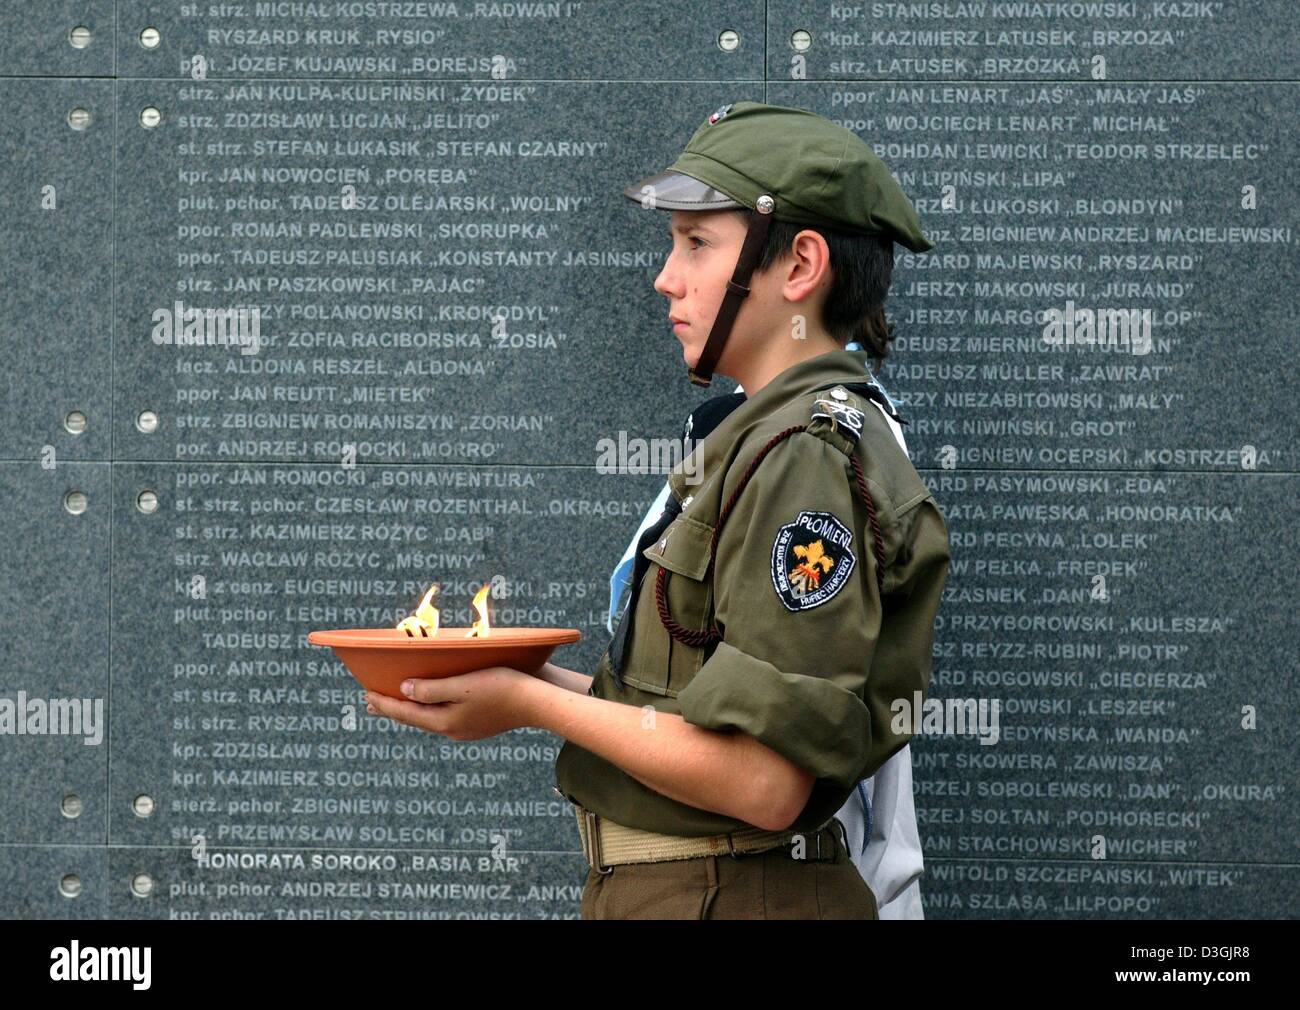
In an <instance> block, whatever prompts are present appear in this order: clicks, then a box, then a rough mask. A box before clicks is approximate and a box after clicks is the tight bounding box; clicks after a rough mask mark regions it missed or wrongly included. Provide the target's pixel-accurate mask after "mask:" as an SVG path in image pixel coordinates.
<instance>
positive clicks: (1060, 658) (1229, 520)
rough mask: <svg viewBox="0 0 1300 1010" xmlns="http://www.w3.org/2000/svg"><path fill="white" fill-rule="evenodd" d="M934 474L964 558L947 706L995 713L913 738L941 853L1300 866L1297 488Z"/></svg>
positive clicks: (1245, 482) (1105, 476)
mask: <svg viewBox="0 0 1300 1010" xmlns="http://www.w3.org/2000/svg"><path fill="white" fill-rule="evenodd" d="M924 477H925V479H926V482H927V483H928V484H929V485H930V487H931V489H932V490H933V491H934V493H935V498H936V500H937V501H938V502H939V505H940V508H941V509H942V510H943V512H944V515H945V518H946V521H947V523H948V528H949V532H950V534H951V537H952V541H953V554H954V560H953V565H952V570H951V572H950V574H949V579H948V583H947V584H946V586H945V589H944V593H945V598H944V603H943V606H942V608H941V610H940V614H939V620H938V622H937V624H936V632H935V641H936V644H935V659H934V669H933V673H932V678H931V691H930V697H931V698H933V699H935V700H936V701H935V704H938V703H940V702H941V703H942V704H944V705H945V706H947V705H955V704H958V703H964V704H969V705H972V706H980V707H982V711H981V709H980V708H979V707H974V708H971V709H970V711H971V713H972V714H973V715H975V716H976V726H975V729H976V730H977V732H967V733H964V734H951V735H935V734H930V735H927V734H926V733H925V732H924V730H923V731H922V732H921V733H920V735H919V737H914V738H913V743H912V748H913V765H914V774H915V777H916V806H917V819H918V823H919V825H920V828H921V834H922V844H923V847H924V849H925V852H926V853H927V854H928V855H933V856H936V857H943V856H951V857H963V856H964V857H976V858H978V857H1011V856H1017V857H1029V858H1049V857H1050V858H1061V859H1076V860H1085V861H1086V860H1093V859H1099V858H1102V856H1103V854H1104V858H1105V859H1107V860H1109V861H1139V862H1141V861H1148V860H1155V861H1159V862H1168V863H1182V862H1206V861H1209V862H1213V861H1225V862H1226V861H1232V860H1235V859H1240V858H1242V857H1243V856H1244V853H1245V851H1249V852H1250V854H1251V857H1252V858H1251V860H1250V861H1256V862H1268V861H1277V862H1286V861H1288V860H1290V859H1292V858H1293V856H1294V854H1295V837H1296V834H1297V830H1300V821H1298V820H1297V812H1296V805H1295V803H1294V802H1293V797H1292V796H1291V791H1292V787H1293V781H1292V780H1293V779H1294V774H1293V768H1294V754H1295V753H1296V750H1297V746H1298V745H1300V740H1298V739H1297V731H1296V726H1295V720H1294V719H1293V718H1292V717H1291V716H1290V715H1289V714H1288V713H1292V712H1294V711H1295V710H1296V705H1297V701H1298V700H1300V698H1298V697H1297V688H1296V685H1295V683H1294V679H1293V678H1291V677H1289V676H1286V675H1285V674H1284V673H1282V671H1285V670H1287V669H1288V668H1289V666H1290V664H1291V662H1292V661H1291V659H1290V658H1289V656H1290V653H1291V651H1292V636H1293V632H1294V623H1295V622H1294V616H1293V615H1294V610H1295V607H1294V601H1295V599H1296V598H1297V595H1300V577H1298V576H1297V575H1296V572H1295V567H1294V565H1293V564H1292V558H1291V557H1290V556H1289V554H1288V553H1285V552H1279V549H1278V546H1279V538H1280V537H1283V536H1284V534H1283V527H1284V526H1287V525H1289V520H1288V519H1285V518H1283V517H1285V516H1287V515H1288V514H1292V515H1293V514H1294V511H1295V509H1294V506H1293V505H1291V504H1290V503H1291V502H1292V501H1294V499H1295V495H1296V492H1297V490H1298V485H1297V478H1296V477H1295V475H1293V474H1288V475H1285V476H1282V475H1259V474H1239V475H1235V476H1227V475H1217V474H1191V473H1181V474H1152V475H1125V474H1119V473H1104V472H1092V473H1088V472H1063V471H1057V472H1049V473H1043V472H1026V471H1020V472H1009V473H993V472H988V471H971V472H960V471H959V472H952V473H942V472H933V471H931V472H926V473H925V474H924ZM1264 587H1267V589H1264ZM995 706H996V708H995ZM1248 719H1249V720H1253V722H1254V725H1247V720H1248ZM1099 836H1100V838H1101V842H1100V843H1099V842H1098V837H1099ZM1094 853H1096V855H1094ZM1243 861H1244V860H1243Z"/></svg>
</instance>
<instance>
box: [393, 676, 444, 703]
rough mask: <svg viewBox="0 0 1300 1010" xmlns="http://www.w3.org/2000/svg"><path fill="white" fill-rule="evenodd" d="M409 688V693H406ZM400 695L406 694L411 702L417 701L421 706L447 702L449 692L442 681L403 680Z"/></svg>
mask: <svg viewBox="0 0 1300 1010" xmlns="http://www.w3.org/2000/svg"><path fill="white" fill-rule="evenodd" d="M408 686H409V688H410V692H409V693H408V692H407V690H406V689H407V687H408ZM402 693H403V694H406V696H407V697H408V698H410V699H411V700H412V701H418V702H420V703H421V704H423V705H436V704H439V703H440V702H444V701H449V700H450V698H451V691H450V690H449V689H448V687H447V685H446V684H445V683H443V681H442V680H436V679H435V680H404V681H402Z"/></svg>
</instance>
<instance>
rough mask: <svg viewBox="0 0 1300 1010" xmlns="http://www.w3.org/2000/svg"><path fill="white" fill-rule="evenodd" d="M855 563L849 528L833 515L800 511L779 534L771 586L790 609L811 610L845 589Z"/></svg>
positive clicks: (774, 542)
mask: <svg viewBox="0 0 1300 1010" xmlns="http://www.w3.org/2000/svg"><path fill="white" fill-rule="evenodd" d="M856 563H857V558H856V557H855V556H854V554H853V533H852V532H851V531H850V530H849V528H848V527H847V526H845V525H844V524H843V523H842V522H840V521H839V519H837V518H836V517H835V516H834V515H832V514H831V513H830V512H800V513H799V515H798V516H797V517H796V518H795V520H794V522H791V523H786V524H785V525H784V526H782V527H781V528H780V529H779V530H777V531H776V539H775V540H774V541H773V542H772V586H773V587H774V588H775V589H776V595H777V596H779V597H780V598H781V602H782V603H784V604H785V607H786V609H787V610H794V611H800V610H810V609H811V608H813V607H818V606H821V605H822V604H823V603H825V602H826V601H827V600H829V599H830V598H831V597H832V596H834V595H835V594H836V593H838V592H839V591H840V590H841V589H842V588H843V587H844V584H845V583H846V582H848V580H849V576H850V575H852V574H853V566H854V565H855V564H856Z"/></svg>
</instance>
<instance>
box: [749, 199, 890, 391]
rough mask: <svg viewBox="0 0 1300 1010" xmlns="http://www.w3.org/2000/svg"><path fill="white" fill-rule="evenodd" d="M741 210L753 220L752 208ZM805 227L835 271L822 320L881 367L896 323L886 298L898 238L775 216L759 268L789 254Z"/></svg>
mask: <svg viewBox="0 0 1300 1010" xmlns="http://www.w3.org/2000/svg"><path fill="white" fill-rule="evenodd" d="M736 213H737V214H738V215H739V216H740V217H741V219H742V220H743V221H746V222H748V220H749V218H748V214H749V211H747V210H745V211H736ZM805 229H810V230H812V231H815V232H818V233H819V234H820V235H821V236H822V237H823V238H824V239H826V247H827V248H828V249H829V250H830V268H831V273H832V277H831V285H830V289H829V290H828V291H827V294H826V301H825V303H824V304H823V308H822V325H823V326H824V327H826V331H827V332H828V333H829V334H830V335H831V336H832V337H834V338H835V339H836V340H837V341H839V343H840V344H841V346H842V345H844V344H847V343H848V342H849V341H850V340H856V341H857V342H858V343H860V344H861V345H862V347H863V350H865V351H866V352H867V353H868V354H870V355H871V356H872V358H873V359H874V362H875V368H876V371H879V370H880V365H881V362H882V361H884V359H885V358H886V357H888V355H889V344H890V341H892V340H893V339H894V324H893V323H890V322H889V321H887V320H886V319H885V298H886V296H888V294H889V283H890V280H891V278H892V276H893V270H894V240H893V239H892V238H890V237H889V236H887V235H861V234H858V233H856V232H843V231H838V230H836V229H834V228H823V227H822V226H821V225H817V226H816V227H813V226H811V225H802V224H792V223H791V222H789V221H773V222H772V223H771V224H770V225H769V226H768V231H767V242H766V244H765V245H764V247H763V250H762V253H761V254H760V256H759V260H758V264H757V266H756V267H755V270H766V269H767V268H768V267H770V266H771V265H772V264H773V263H775V262H776V261H777V260H779V259H782V258H783V257H785V256H786V255H787V254H788V253H789V250H790V246H791V245H792V244H793V243H794V237H795V236H796V235H798V234H799V233H800V232H801V231H804V230H805Z"/></svg>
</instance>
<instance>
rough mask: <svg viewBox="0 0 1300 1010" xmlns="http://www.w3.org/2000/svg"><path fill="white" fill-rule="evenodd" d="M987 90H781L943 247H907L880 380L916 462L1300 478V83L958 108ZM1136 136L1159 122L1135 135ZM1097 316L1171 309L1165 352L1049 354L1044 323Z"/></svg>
mask: <svg viewBox="0 0 1300 1010" xmlns="http://www.w3.org/2000/svg"><path fill="white" fill-rule="evenodd" d="M983 87H986V86H977V85H955V84H942V85H941V84H919V83H917V84H885V83H870V84H865V83H864V84H861V85H853V86H846V85H842V84H831V83H822V82H818V83H809V84H804V85H791V84H782V85H775V84H774V85H772V86H771V87H770V88H769V89H768V92H769V94H768V100H769V101H771V102H775V103H777V104H796V105H800V106H801V107H804V108H808V109H811V110H812V111H814V112H819V113H821V114H822V115H824V116H827V117H828V118H830V119H833V120H835V121H837V122H841V123H843V124H844V125H846V126H849V127H850V128H852V129H854V130H855V131H856V132H858V133H859V135H861V136H862V137H863V138H864V139H865V140H867V141H868V142H869V143H870V144H872V146H873V149H874V150H876V152H877V153H878V154H879V155H880V156H881V157H882V158H884V159H885V161H886V162H887V163H888V164H889V165H890V167H891V168H892V169H893V170H894V171H895V174H896V175H897V177H898V179H899V181H900V182H901V183H902V185H903V188H904V189H905V190H906V191H907V192H908V194H909V195H910V196H911V197H912V199H913V201H914V202H915V204H916V206H917V208H918V210H919V212H920V214H921V218H922V221H923V222H924V224H925V227H926V232H927V234H929V235H930V236H931V238H932V239H933V241H934V242H935V243H936V248H935V249H933V250H931V251H930V252H929V253H926V254H924V255H919V256H918V255H913V254H911V253H909V252H907V251H906V250H904V249H901V248H899V247H897V246H896V247H895V250H896V252H895V255H896V264H897V269H896V271H895V275H894V284H893V287H892V289H891V294H890V299H891V302H890V305H889V306H888V308H887V311H888V314H889V318H890V319H891V321H893V322H894V323H896V325H897V327H898V336H897V339H896V341H895V343H894V347H895V348H896V359H895V360H894V361H893V362H888V361H887V362H886V364H885V366H884V368H883V370H882V372H881V378H882V381H883V382H884V383H885V386H886V388H887V389H888V390H889V391H890V393H891V395H893V394H894V393H897V394H898V396H899V398H900V399H902V400H903V401H904V402H905V406H903V407H901V408H900V410H901V413H902V414H903V416H904V417H907V418H909V419H913V420H912V425H911V427H909V428H908V429H907V435H908V448H909V449H910V450H911V452H912V458H913V460H914V461H915V462H916V464H917V466H926V467H936V468H939V467H943V466H945V465H956V466H958V467H980V468H1002V467H1007V468H1030V469H1053V468H1065V469H1076V468H1081V467H1082V468H1090V467H1094V468H1099V469H1108V470H1143V471H1151V470H1217V471H1238V472H1241V471H1244V470H1250V469H1256V470H1274V471H1294V470H1295V469H1296V466H1297V457H1296V445H1297V436H1300V419H1298V418H1300V415H1297V412H1296V411H1295V410H1294V408H1293V407H1292V406H1291V405H1290V401H1291V393H1290V388H1289V378H1290V376H1292V375H1294V372H1295V368H1294V364H1293V363H1292V361H1291V357H1290V351H1289V349H1288V348H1289V346H1290V343H1291V339H1292V338H1291V335H1292V334H1293V333H1294V332H1295V322H1294V319H1293V318H1291V317H1292V312H1291V302H1292V300H1291V299H1287V298H1281V297H1277V294H1278V293H1279V292H1280V291H1283V290H1288V289H1290V288H1291V287H1293V286H1294V285H1295V283H1296V282H1297V279H1298V278H1297V261H1296V256H1295V254H1294V251H1293V242H1294V236H1295V233H1296V228H1297V226H1298V225H1300V211H1298V210H1297V208H1296V206H1295V204H1294V203H1293V202H1292V201H1288V200H1278V199H1274V198H1270V197H1267V196H1266V195H1265V194H1268V193H1281V192H1288V191H1290V190H1292V189H1293V188H1294V187H1295V185H1296V166H1295V162H1294V159H1293V158H1291V156H1290V152H1291V151H1292V150H1294V148H1295V143H1296V123H1297V118H1296V116H1295V115H1294V114H1293V113H1294V110H1295V108H1296V91H1295V86H1294V85H1291V84H1237V85H1226V84H1201V85H1197V86H1195V87H1194V88H1189V86H1187V85H1182V84H1179V85H1176V86H1175V85H1161V84H1143V85H1140V86H1139V85H1132V86H1128V85H1100V84H1075V85H1061V86H1056V85H1054V86H1053V87H1055V88H1057V92H1058V93H1057V96H1056V97H1055V98H1051V99H1047V100H1046V101H1044V100H1043V99H1042V97H1041V96H1042V90H1041V89H1040V88H1039V87H1038V86H1031V85H1027V84H999V85H997V87H996V95H997V96H998V97H997V98H996V99H995V100H994V101H993V104H992V106H991V107H990V106H985V105H976V106H971V105H965V104H961V105H960V106H959V105H957V104H955V103H954V100H953V99H952V98H951V96H952V95H953V94H960V95H963V96H965V98H966V99H967V100H971V99H973V98H974V97H975V96H976V93H977V92H978V91H979V90H980V89H981V88H983ZM1189 92H1190V93H1189ZM1175 95H1179V96H1181V97H1180V98H1179V99H1178V101H1177V102H1175V103H1173V104H1170V102H1171V100H1172V99H1173V98H1174V96H1175ZM848 96H856V97H857V99H858V101H859V102H860V103H861V104H858V105H856V106H855V107H848V108H846V98H847V97H848ZM1103 98H1105V101H1104V102H1103ZM1116 101H1121V102H1122V103H1125V104H1120V105H1115V104H1113V103H1115V102H1116ZM944 117H957V120H958V121H959V122H960V124H961V125H960V126H958V125H957V124H956V122H954V123H953V125H952V126H951V127H950V126H949V125H947V124H948V122H949V120H947V119H945V118H944ZM1128 117H1138V118H1141V119H1142V120H1143V121H1146V122H1150V123H1151V124H1153V125H1152V127H1151V129H1150V131H1146V132H1143V133H1142V134H1140V135H1137V136H1134V135H1132V134H1129V133H1125V132H1114V122H1115V121H1116V120H1119V119H1127V118H1128ZM1017 124H1021V125H1017ZM1022 131H1024V132H1022ZM1153 167H1154V168H1155V169H1156V170H1155V171H1153ZM1248 183H1249V184H1250V185H1251V186H1253V187H1254V188H1255V189H1256V190H1257V192H1258V195H1259V197H1260V200H1259V203H1258V208H1257V209H1255V210H1244V209H1242V207H1241V201H1242V199H1243V194H1242V187H1243V186H1244V185H1246V184H1248ZM945 197H951V198H952V202H951V207H949V206H947V205H945V202H944V201H945ZM1085 308H1086V309H1091V310H1094V311H1098V312H1102V311H1111V310H1121V311H1127V310H1132V311H1134V312H1135V313H1137V315H1136V316H1135V317H1134V318H1135V320H1139V321H1140V319H1141V316H1142V313H1144V312H1149V313H1150V318H1151V327H1150V331H1149V341H1148V342H1145V343H1144V342H1143V341H1141V340H1134V339H1133V338H1132V336H1129V337H1128V338H1127V339H1125V334H1120V336H1119V339H1117V340H1116V341H1115V342H1113V343H1108V344H1106V345H1102V344H1101V343H1095V344H1081V343H1072V342H1067V341H1068V340H1072V339H1073V337H1072V336H1071V337H1065V336H1063V337H1062V338H1061V339H1060V340H1059V341H1057V340H1049V339H1048V337H1049V335H1047V334H1045V333H1044V323H1043V322H1042V319H1043V312H1044V310H1048V309H1055V310H1058V311H1059V312H1061V313H1062V315H1063V316H1064V314H1065V313H1066V312H1067V311H1069V312H1073V311H1075V310H1081V309H1085ZM1136 332H1141V331H1136ZM1139 352H1141V353H1139ZM909 408H910V409H909ZM945 461H947V463H946V462H945Z"/></svg>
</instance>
